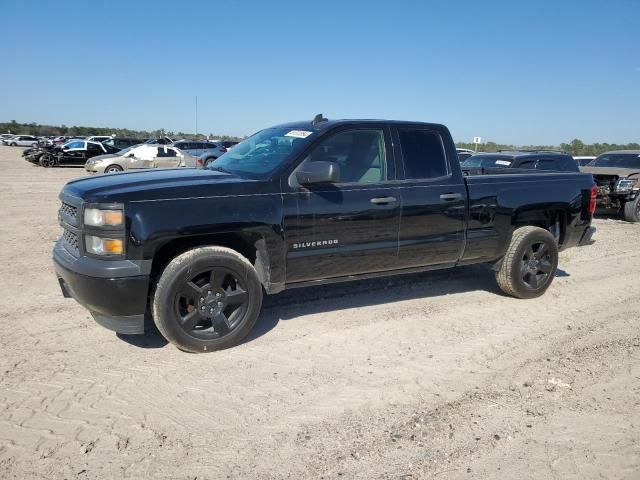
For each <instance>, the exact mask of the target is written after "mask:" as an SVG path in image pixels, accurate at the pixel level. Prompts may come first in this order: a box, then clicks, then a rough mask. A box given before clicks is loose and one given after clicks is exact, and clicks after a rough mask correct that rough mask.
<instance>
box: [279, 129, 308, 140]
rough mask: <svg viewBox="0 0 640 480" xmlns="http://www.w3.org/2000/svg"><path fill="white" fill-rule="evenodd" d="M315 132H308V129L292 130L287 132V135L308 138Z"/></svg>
mask: <svg viewBox="0 0 640 480" xmlns="http://www.w3.org/2000/svg"><path fill="white" fill-rule="evenodd" d="M312 133H313V132H308V131H306V130H291V131H290V132H289V133H286V134H285V135H284V136H285V137H295V138H307V137H308V136H309V135H311V134H312Z"/></svg>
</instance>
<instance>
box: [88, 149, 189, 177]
mask: <svg viewBox="0 0 640 480" xmlns="http://www.w3.org/2000/svg"><path fill="white" fill-rule="evenodd" d="M178 167H186V168H197V167H198V163H197V159H196V158H195V157H193V156H191V155H189V154H188V153H186V152H183V151H182V150H180V149H179V148H176V147H174V146H173V145H158V144H147V143H143V144H142V145H135V146H133V147H129V148H125V149H124V150H120V151H119V152H117V153H113V154H110V155H99V156H97V157H93V158H90V159H89V160H88V161H87V163H86V164H85V166H84V169H85V170H86V171H87V172H88V173H92V174H94V173H118V172H123V171H125V170H129V171H131V170H141V169H147V168H178Z"/></svg>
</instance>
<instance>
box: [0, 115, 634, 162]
mask: <svg viewBox="0 0 640 480" xmlns="http://www.w3.org/2000/svg"><path fill="white" fill-rule="evenodd" d="M0 133H14V134H21V135H35V136H59V135H65V136H73V135H81V136H90V135H116V136H118V137H134V138H156V137H163V136H168V137H171V138H191V139H201V140H204V139H206V138H207V135H204V134H202V133H199V134H197V135H196V134H195V133H186V132H173V131H167V130H165V129H164V128H160V129H158V130H151V131H148V130H130V129H128V128H110V127H79V126H75V125H74V126H72V127H68V126H66V125H60V126H55V125H40V124H37V123H19V122H16V121H15V120H11V121H10V122H0ZM208 137H209V138H217V139H220V140H234V141H237V140H240V138H238V137H234V136H232V135H215V134H213V133H210V134H209V135H208ZM456 146H457V147H459V148H468V149H471V150H475V145H474V144H473V143H465V142H458V143H456ZM515 148H523V149H527V150H560V151H563V152H566V153H569V154H571V155H574V156H578V155H592V156H596V155H600V154H601V153H603V152H606V151H609V150H640V144H639V143H627V144H616V143H592V144H586V143H584V142H582V140H579V139H577V138H575V139H573V140H572V141H571V142H569V143H561V144H560V145H527V146H524V147H522V146H521V147H516V146H514V145H508V144H503V143H496V142H486V143H481V144H479V145H478V151H479V152H497V151H498V150H512V149H515Z"/></svg>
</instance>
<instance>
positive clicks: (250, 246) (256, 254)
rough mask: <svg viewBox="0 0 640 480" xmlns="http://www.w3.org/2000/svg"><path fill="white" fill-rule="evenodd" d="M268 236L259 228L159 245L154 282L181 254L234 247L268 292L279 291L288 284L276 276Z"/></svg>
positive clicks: (152, 266) (182, 238)
mask: <svg viewBox="0 0 640 480" xmlns="http://www.w3.org/2000/svg"><path fill="white" fill-rule="evenodd" d="M268 243H269V242H268V239H267V238H265V236H264V235H262V234H261V233H260V232H257V231H239V232H217V233H211V234H206V235H197V236H189V237H179V238H174V239H171V240H168V241H166V242H164V243H162V244H161V245H160V246H158V247H157V248H156V250H155V252H154V254H153V261H152V264H151V282H150V283H151V285H153V284H155V282H156V281H157V279H158V278H159V276H160V275H161V274H162V272H163V270H164V269H165V267H166V266H167V265H168V264H169V262H171V260H173V259H174V258H175V257H177V256H178V255H180V254H182V253H184V252H186V251H188V250H191V249H194V248H198V247H205V246H218V247H226V248H230V249H231V250H234V251H236V252H238V253H239V254H240V255H242V256H243V257H245V258H246V259H247V260H248V261H249V262H250V263H251V264H252V265H253V266H254V268H255V269H256V273H257V274H258V278H259V280H260V283H261V284H262V286H263V287H264V289H265V291H266V292H267V293H277V292H278V291H281V290H282V287H283V285H284V283H283V282H280V281H279V279H278V278H274V275H273V269H272V257H273V255H272V254H270V252H269V247H268Z"/></svg>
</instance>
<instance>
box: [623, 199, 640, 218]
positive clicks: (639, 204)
mask: <svg viewBox="0 0 640 480" xmlns="http://www.w3.org/2000/svg"><path fill="white" fill-rule="evenodd" d="M622 216H623V218H624V219H625V220H626V221H627V222H634V223H635V222H640V195H638V196H637V197H636V199H635V200H632V201H630V202H627V203H625V204H624V210H623V212H622Z"/></svg>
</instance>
